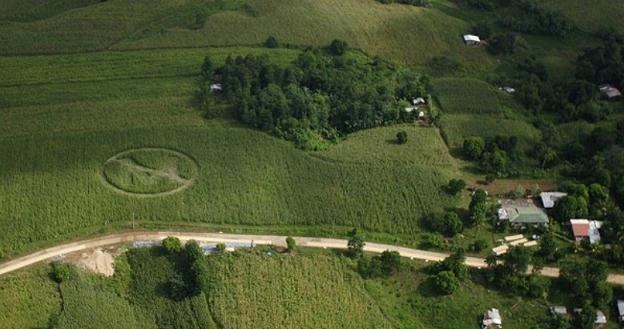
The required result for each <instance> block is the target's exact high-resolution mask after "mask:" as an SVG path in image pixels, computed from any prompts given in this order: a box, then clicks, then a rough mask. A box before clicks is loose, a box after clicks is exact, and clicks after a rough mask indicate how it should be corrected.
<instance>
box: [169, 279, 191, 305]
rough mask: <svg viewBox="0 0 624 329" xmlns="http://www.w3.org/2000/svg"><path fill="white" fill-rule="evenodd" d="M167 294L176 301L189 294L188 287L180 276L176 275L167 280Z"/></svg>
mask: <svg viewBox="0 0 624 329" xmlns="http://www.w3.org/2000/svg"><path fill="white" fill-rule="evenodd" d="M167 288H168V290H169V296H170V297H171V298H172V299H173V300H176V301H180V300H183V299H184V298H186V297H188V295H189V288H188V286H187V285H186V282H184V279H182V277H181V276H179V275H176V276H174V277H172V278H170V279H169V280H168V281H167Z"/></svg>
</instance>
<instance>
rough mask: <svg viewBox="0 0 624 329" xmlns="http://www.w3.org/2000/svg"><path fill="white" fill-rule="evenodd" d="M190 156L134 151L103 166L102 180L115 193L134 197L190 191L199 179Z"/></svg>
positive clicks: (163, 152) (122, 154)
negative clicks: (196, 179)
mask: <svg viewBox="0 0 624 329" xmlns="http://www.w3.org/2000/svg"><path fill="white" fill-rule="evenodd" d="M197 168H198V166H197V163H196V162H195V161H194V160H193V159H192V158H191V157H189V156H188V155H186V154H183V153H181V152H179V151H174V150H170V149H166V148H140V149H131V150H128V151H124V152H121V153H118V154H116V155H115V156H113V157H112V158H110V159H108V160H107V161H106V162H105V163H104V168H103V170H102V179H103V181H104V183H105V185H107V186H109V187H111V188H112V189H113V190H114V191H116V192H119V193H122V194H125V195H132V196H143V197H155V196H166V195H171V194H174V193H177V192H180V191H182V190H184V189H186V188H188V187H189V186H190V185H191V184H192V183H193V181H194V180H195V177H196V175H197Z"/></svg>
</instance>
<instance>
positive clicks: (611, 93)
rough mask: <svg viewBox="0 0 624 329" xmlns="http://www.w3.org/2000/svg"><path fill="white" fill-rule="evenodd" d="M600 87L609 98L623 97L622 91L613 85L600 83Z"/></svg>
mask: <svg viewBox="0 0 624 329" xmlns="http://www.w3.org/2000/svg"><path fill="white" fill-rule="evenodd" d="M598 89H600V92H601V93H602V94H603V95H604V96H605V97H606V98H607V99H616V98H620V97H622V93H621V92H620V90H618V89H617V88H615V87H613V86H612V85H608V84H604V85H600V86H598Z"/></svg>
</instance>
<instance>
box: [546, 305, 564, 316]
mask: <svg viewBox="0 0 624 329" xmlns="http://www.w3.org/2000/svg"><path fill="white" fill-rule="evenodd" d="M550 313H552V314H557V315H561V316H567V315H568V309H567V308H566V307H565V306H551V307H550Z"/></svg>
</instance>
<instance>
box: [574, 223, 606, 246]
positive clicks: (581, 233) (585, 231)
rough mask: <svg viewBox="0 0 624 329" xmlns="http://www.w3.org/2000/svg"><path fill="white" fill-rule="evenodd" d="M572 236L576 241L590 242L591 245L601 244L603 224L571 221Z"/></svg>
mask: <svg viewBox="0 0 624 329" xmlns="http://www.w3.org/2000/svg"><path fill="white" fill-rule="evenodd" d="M570 225H571V226H572V235H574V239H575V240H576V241H582V240H589V243H591V244H595V243H598V242H600V228H601V227H602V222H600V221H596V220H587V219H570Z"/></svg>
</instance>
